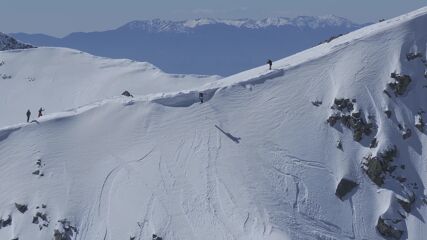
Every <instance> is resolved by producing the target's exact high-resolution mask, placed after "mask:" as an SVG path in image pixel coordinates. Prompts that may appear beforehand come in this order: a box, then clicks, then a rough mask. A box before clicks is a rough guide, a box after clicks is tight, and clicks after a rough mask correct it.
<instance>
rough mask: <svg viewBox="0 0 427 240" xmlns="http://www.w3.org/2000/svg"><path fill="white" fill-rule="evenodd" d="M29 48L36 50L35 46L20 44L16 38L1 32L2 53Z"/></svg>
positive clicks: (0, 48)
mask: <svg viewBox="0 0 427 240" xmlns="http://www.w3.org/2000/svg"><path fill="white" fill-rule="evenodd" d="M27 48H34V46H32V45H30V44H25V43H22V42H19V41H17V40H16V39H15V38H13V37H11V36H9V35H6V34H4V33H2V32H0V51H4V50H12V49H27Z"/></svg>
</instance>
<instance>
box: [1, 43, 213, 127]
mask: <svg viewBox="0 0 427 240" xmlns="http://www.w3.org/2000/svg"><path fill="white" fill-rule="evenodd" d="M218 79H219V77H218V76H202V75H183V74H166V73H164V72H162V71H161V70H160V69H158V68H156V67H155V66H153V65H152V64H150V63H146V62H135V61H131V60H127V59H118V60H113V59H108V58H101V57H96V56H92V55H90V54H87V53H84V52H80V51H76V50H72V49H66V48H34V49H26V50H11V51H4V52H0V96H1V98H0V109H1V111H2V112H3V113H7V114H2V117H1V118H0V126H5V125H10V124H14V123H19V122H22V120H25V118H26V117H25V112H26V111H27V109H30V110H31V111H32V113H33V114H32V115H33V116H35V117H36V116H37V110H38V109H39V108H40V107H43V108H45V109H46V113H49V112H51V113H52V112H58V111H64V110H67V109H72V108H76V107H78V106H82V105H85V104H89V103H92V102H95V101H99V100H102V99H105V98H109V97H113V96H120V94H121V93H122V92H124V91H126V90H127V91H129V92H130V93H131V94H133V95H145V94H152V93H158V92H168V91H180V90H185V89H188V88H190V87H195V86H202V85H204V84H206V83H209V82H212V81H216V80H218Z"/></svg>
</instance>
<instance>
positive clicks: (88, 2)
mask: <svg viewBox="0 0 427 240" xmlns="http://www.w3.org/2000/svg"><path fill="white" fill-rule="evenodd" d="M426 5H427V0H0V31H1V32H6V33H10V32H29V33H47V34H51V35H56V36H63V35H66V34H68V33H70V32H74V31H94V30H106V29H112V28H115V27H118V26H120V25H122V24H124V23H126V22H129V21H132V20H143V19H152V18H162V19H190V18H197V17H218V18H264V17H274V16H290V17H293V16H297V15H325V14H334V15H338V16H342V17H346V18H349V19H351V20H354V21H356V22H369V21H377V20H378V19H380V18H389V17H393V16H397V15H400V14H403V13H405V12H408V11H411V10H414V9H417V8H420V7H423V6H426Z"/></svg>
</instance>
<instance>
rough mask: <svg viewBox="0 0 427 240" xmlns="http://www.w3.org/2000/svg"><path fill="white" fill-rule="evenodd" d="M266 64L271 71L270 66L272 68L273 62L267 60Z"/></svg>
mask: <svg viewBox="0 0 427 240" xmlns="http://www.w3.org/2000/svg"><path fill="white" fill-rule="evenodd" d="M267 64H268V65H269V66H270V70H271V66H273V61H271V59H268V60H267Z"/></svg>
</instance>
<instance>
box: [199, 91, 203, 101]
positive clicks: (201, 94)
mask: <svg viewBox="0 0 427 240" xmlns="http://www.w3.org/2000/svg"><path fill="white" fill-rule="evenodd" d="M199 100H200V103H203V93H202V92H201V93H199Z"/></svg>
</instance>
